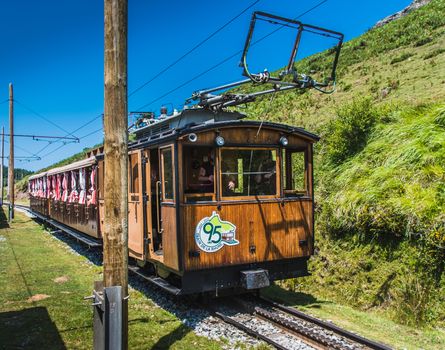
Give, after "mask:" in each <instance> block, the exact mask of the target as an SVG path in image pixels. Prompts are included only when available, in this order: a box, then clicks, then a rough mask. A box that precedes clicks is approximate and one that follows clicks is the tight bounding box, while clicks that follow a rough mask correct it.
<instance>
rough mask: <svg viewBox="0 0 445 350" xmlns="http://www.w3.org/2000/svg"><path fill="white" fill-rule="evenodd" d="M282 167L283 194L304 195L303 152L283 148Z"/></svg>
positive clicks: (305, 188)
mask: <svg viewBox="0 0 445 350" xmlns="http://www.w3.org/2000/svg"><path fill="white" fill-rule="evenodd" d="M283 169H284V171H283V184H284V186H283V191H284V195H285V196H286V197H293V196H303V195H306V194H307V186H306V154H305V152H304V151H291V150H285V151H284V150H283Z"/></svg>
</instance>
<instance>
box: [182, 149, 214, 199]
mask: <svg viewBox="0 0 445 350" xmlns="http://www.w3.org/2000/svg"><path fill="white" fill-rule="evenodd" d="M183 154H184V157H183V158H184V164H183V169H184V171H183V173H184V194H185V199H186V202H188V203H193V202H198V201H211V200H214V199H215V175H214V174H215V164H214V159H215V149H214V148H213V147H199V146H193V147H184V149H183Z"/></svg>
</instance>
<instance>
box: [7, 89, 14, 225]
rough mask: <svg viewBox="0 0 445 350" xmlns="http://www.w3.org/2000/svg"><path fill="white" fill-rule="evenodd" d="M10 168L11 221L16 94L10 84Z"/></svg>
mask: <svg viewBox="0 0 445 350" xmlns="http://www.w3.org/2000/svg"><path fill="white" fill-rule="evenodd" d="M9 135H10V136H9V167H8V192H9V194H8V197H9V208H10V210H9V220H12V219H14V92H13V88H12V83H9Z"/></svg>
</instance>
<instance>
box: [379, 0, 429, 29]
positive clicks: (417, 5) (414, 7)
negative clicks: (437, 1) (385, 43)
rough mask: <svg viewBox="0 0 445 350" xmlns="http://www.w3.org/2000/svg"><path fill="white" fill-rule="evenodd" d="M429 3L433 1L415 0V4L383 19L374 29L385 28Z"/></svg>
mask: <svg viewBox="0 0 445 350" xmlns="http://www.w3.org/2000/svg"><path fill="white" fill-rule="evenodd" d="M429 2H431V0H413V2H412V3H411V4H410V5H408V6H407V7H405V8H404V9H403V10H401V11H399V12H396V13H394V14H392V15H390V16H388V17H385V18H383V19H381V20H380V21H378V22H377V23H376V24H375V26H374V28H378V27H381V26H384V25H385V24H387V23H389V22H392V21H394V20H396V19H399V18H401V17H403V16H406V15H407V14H408V13H410V12H411V11H413V10H417V9H418V8H420V7H422V6H425V5H426V4H428V3H429Z"/></svg>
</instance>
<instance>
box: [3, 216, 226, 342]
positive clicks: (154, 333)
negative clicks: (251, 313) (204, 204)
mask: <svg viewBox="0 0 445 350" xmlns="http://www.w3.org/2000/svg"><path fill="white" fill-rule="evenodd" d="M0 228H1V229H0V255H1V259H0V290H1V291H2V293H1V294H0V324H1V325H2V327H0V344H1V346H0V347H1V348H6V349H12V348H14V349H15V348H20V349H65V348H67V349H91V348H92V308H91V307H90V306H89V302H87V301H84V300H83V297H84V296H87V295H90V294H91V291H92V286H93V281H94V280H100V279H101V272H102V269H101V267H98V266H95V265H92V264H90V263H88V261H87V259H86V258H85V257H83V256H79V255H77V254H73V253H72V252H71V251H70V250H69V249H68V247H67V245H66V244H64V243H62V242H60V241H58V240H56V239H53V238H52V237H51V235H50V234H48V233H47V232H45V231H44V230H43V229H42V227H40V226H38V225H37V224H35V223H34V222H33V221H31V220H30V219H28V218H26V217H25V216H24V215H23V214H21V213H17V214H16V219H15V220H14V222H13V223H12V225H11V227H7V223H6V222H5V217H4V214H3V211H1V210H0ZM58 277H66V279H67V281H66V282H64V283H57V282H55V281H54V280H55V279H56V278H58ZM36 295H37V296H38V295H41V296H42V295H46V296H47V297H46V298H44V299H42V300H39V301H32V300H31V299H30V298H32V297H33V296H34V297H36ZM155 348H157V349H168V348H172V349H220V348H221V343H218V342H215V341H211V340H209V339H207V338H204V337H199V336H196V335H195V334H194V333H193V332H191V330H190V329H189V328H188V327H186V326H184V325H183V324H182V323H181V321H179V320H178V319H177V318H176V317H175V316H174V315H172V314H170V313H169V312H167V311H165V310H163V309H160V308H159V307H158V306H156V305H155V304H153V303H152V302H151V300H150V299H148V298H147V297H146V296H145V295H143V294H141V293H140V292H138V291H136V290H134V289H131V290H130V302H129V349H155Z"/></svg>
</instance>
